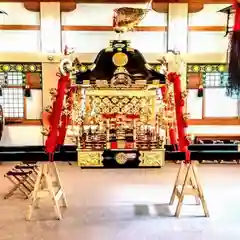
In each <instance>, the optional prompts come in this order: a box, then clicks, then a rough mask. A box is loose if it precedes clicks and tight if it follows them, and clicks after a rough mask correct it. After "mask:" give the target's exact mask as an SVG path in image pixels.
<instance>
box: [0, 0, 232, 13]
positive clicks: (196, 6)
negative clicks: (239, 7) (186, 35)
mask: <svg viewBox="0 0 240 240" xmlns="http://www.w3.org/2000/svg"><path fill="white" fill-rule="evenodd" d="M1 1H2V0H0V2H1ZM50 1H51V2H52V1H54V0H50ZM50 1H49V0H45V1H44V0H42V2H50ZM230 1H232V0H194V1H190V0H188V1H187V0H168V2H166V0H154V1H153V3H152V8H153V10H155V11H157V12H159V13H167V12H168V4H169V3H188V4H189V5H188V12H189V13H196V12H199V11H201V10H202V9H203V8H204V4H207V3H209V4H210V3H212V4H213V3H215V4H216V3H230ZM9 2H21V1H19V0H18V1H17V0H10V1H9ZM56 2H60V3H61V5H60V9H61V12H71V11H73V10H75V9H76V5H77V2H79V0H76V1H75V0H69V1H66V0H65V1H61V0H59V1H56ZM81 3H103V4H104V3H105V4H106V3H146V0H118V1H117V0H95V1H91V0H81ZM24 6H25V8H26V9H27V10H29V11H33V12H39V11H40V0H32V1H31V2H24Z"/></svg>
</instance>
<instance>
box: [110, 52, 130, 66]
mask: <svg viewBox="0 0 240 240" xmlns="http://www.w3.org/2000/svg"><path fill="white" fill-rule="evenodd" d="M112 61H113V63H114V65H115V66H118V67H123V66H125V65H126V64H127V63H128V56H127V55H126V54H125V53H122V52H118V53H115V54H114V55H113V58H112Z"/></svg>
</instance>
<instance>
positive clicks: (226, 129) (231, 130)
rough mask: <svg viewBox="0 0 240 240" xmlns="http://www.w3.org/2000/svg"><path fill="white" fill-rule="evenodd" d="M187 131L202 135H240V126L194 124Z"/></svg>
mask: <svg viewBox="0 0 240 240" xmlns="http://www.w3.org/2000/svg"><path fill="white" fill-rule="evenodd" d="M187 132H188V133H190V134H200V135H211V134H213V135H237V134H239V135H240V126H236V125H235V126H211V125H209V126H207V125H204V126H199V125H198V126H194V125H191V126H189V127H188V129H187Z"/></svg>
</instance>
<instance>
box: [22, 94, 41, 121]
mask: <svg viewBox="0 0 240 240" xmlns="http://www.w3.org/2000/svg"><path fill="white" fill-rule="evenodd" d="M42 109H43V104H42V90H40V89H31V97H28V98H26V118H27V119H33V120H36V119H41V113H42Z"/></svg>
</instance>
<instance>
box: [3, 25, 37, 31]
mask: <svg viewBox="0 0 240 240" xmlns="http://www.w3.org/2000/svg"><path fill="white" fill-rule="evenodd" d="M0 30H6V31H8V30H10V31H14V30H24V31H39V30H40V25H0Z"/></svg>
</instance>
